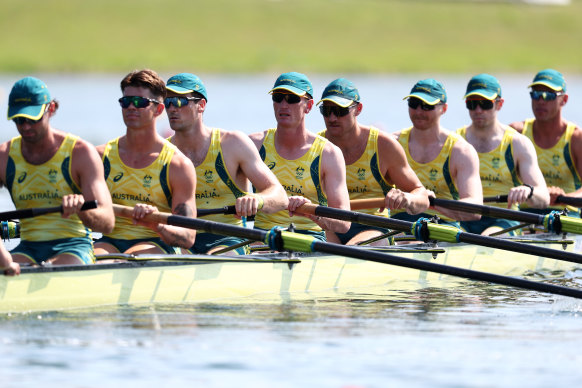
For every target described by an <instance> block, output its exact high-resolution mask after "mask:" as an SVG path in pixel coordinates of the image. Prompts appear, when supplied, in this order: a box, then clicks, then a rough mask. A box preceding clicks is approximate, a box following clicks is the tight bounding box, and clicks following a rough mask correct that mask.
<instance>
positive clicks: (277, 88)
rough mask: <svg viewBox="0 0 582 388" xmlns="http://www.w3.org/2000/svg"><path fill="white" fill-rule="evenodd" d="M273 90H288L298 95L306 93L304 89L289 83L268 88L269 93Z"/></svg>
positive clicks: (301, 95)
mask: <svg viewBox="0 0 582 388" xmlns="http://www.w3.org/2000/svg"><path fill="white" fill-rule="evenodd" d="M275 90H286V91H288V92H291V93H293V94H296V95H298V96H299V97H303V96H305V95H306V94H307V92H306V91H305V90H301V89H299V88H296V87H294V86H289V85H282V86H277V87H276V88H273V89H271V90H269V94H271V93H273V92H274V91H275Z"/></svg>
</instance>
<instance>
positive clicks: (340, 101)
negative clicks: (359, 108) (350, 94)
mask: <svg viewBox="0 0 582 388" xmlns="http://www.w3.org/2000/svg"><path fill="white" fill-rule="evenodd" d="M323 101H330V102H333V103H334V104H336V105H339V106H341V107H342V108H347V107H348V106H350V105H352V104H353V103H354V102H355V101H354V100H350V99H349V98H343V97H339V96H327V97H325V98H322V99H321V100H319V101H318V102H317V105H319V104H321V103H322V102H323Z"/></svg>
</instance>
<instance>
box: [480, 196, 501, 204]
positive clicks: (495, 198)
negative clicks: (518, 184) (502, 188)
mask: <svg viewBox="0 0 582 388" xmlns="http://www.w3.org/2000/svg"><path fill="white" fill-rule="evenodd" d="M483 202H484V203H485V202H507V195H495V196H492V197H483Z"/></svg>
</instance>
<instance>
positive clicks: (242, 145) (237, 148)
mask: <svg viewBox="0 0 582 388" xmlns="http://www.w3.org/2000/svg"><path fill="white" fill-rule="evenodd" d="M220 146H221V148H222V152H223V156H224V157H225V158H230V157H232V156H235V155H242V156H245V157H248V156H249V155H250V154H253V155H254V154H255V153H256V152H257V149H256V148H258V147H256V143H255V142H254V141H253V139H252V138H251V137H250V135H247V134H245V133H243V132H241V131H222V130H221V132H220Z"/></svg>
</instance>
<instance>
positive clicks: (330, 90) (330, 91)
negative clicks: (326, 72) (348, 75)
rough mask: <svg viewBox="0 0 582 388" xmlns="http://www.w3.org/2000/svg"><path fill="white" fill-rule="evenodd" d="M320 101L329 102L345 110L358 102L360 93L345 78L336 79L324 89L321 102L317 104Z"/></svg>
mask: <svg viewBox="0 0 582 388" xmlns="http://www.w3.org/2000/svg"><path fill="white" fill-rule="evenodd" d="M322 101H331V102H333V103H334V104H337V105H339V106H341V107H342V108H346V107H348V106H350V105H352V104H353V103H354V102H360V93H359V92H358V89H356V87H355V86H354V84H353V83H352V82H351V81H348V80H347V79H345V78H338V79H336V80H334V81H331V83H330V84H329V85H327V86H326V87H325V89H324V90H323V94H322V95H321V100H320V101H319V102H318V103H317V104H319V103H321V102H322Z"/></svg>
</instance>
